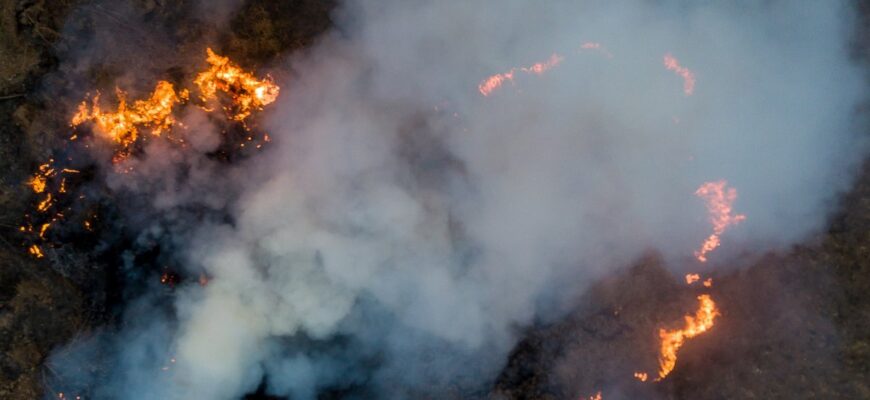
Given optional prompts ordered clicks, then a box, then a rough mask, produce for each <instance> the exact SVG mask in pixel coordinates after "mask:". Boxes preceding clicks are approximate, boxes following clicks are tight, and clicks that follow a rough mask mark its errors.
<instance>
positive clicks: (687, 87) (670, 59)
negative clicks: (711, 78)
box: [664, 53, 695, 96]
mask: <svg viewBox="0 0 870 400" xmlns="http://www.w3.org/2000/svg"><path fill="white" fill-rule="evenodd" d="M664 63H665V68H667V69H668V70H669V71H674V73H676V74H677V75H679V76H681V77H683V93H685V94H686V96H691V95H692V93H694V92H695V74H694V73H693V72H692V71H690V70H689V69H688V68H686V67H683V66H681V65H680V61H679V60H677V59H676V58H674V56H672V55H671V54H670V53H668V54H665V58H664Z"/></svg>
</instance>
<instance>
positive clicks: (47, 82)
mask: <svg viewBox="0 0 870 400" xmlns="http://www.w3.org/2000/svg"><path fill="white" fill-rule="evenodd" d="M118 3H125V4H126V5H125V6H124V7H119V8H124V9H125V10H128V12H129V13H128V14H124V13H118V12H117V11H116V9H117V8H115V7H112V8H111V9H110V8H107V7H104V6H103V5H102V4H109V3H102V2H99V1H87V0H82V1H74V0H55V1H49V0H0V399H34V398H39V397H40V396H42V394H43V390H44V389H45V385H46V382H50V381H51V379H50V378H51V375H52V374H53V373H54V372H53V371H52V370H51V369H50V368H48V367H46V366H45V365H44V362H45V360H46V358H47V356H48V355H49V353H50V352H51V351H52V350H53V349H55V348H57V347H58V346H62V345H63V344H64V343H67V342H68V341H70V340H71V339H73V338H74V337H76V336H77V335H84V334H87V333H88V332H89V331H91V330H93V329H94V328H96V327H98V326H101V325H105V324H110V323H113V322H114V321H117V318H118V309H117V306H118V304H119V302H121V301H122V297H123V295H122V294H121V293H120V291H121V289H119V287H120V286H121V282H120V278H119V277H118V273H117V271H115V270H113V269H112V268H110V267H109V266H108V265H106V264H102V263H101V262H100V260H99V259H92V258H89V257H88V256H86V255H82V256H80V257H78V256H70V255H64V256H63V257H61V255H58V254H48V255H47V257H46V258H44V259H41V260H35V259H33V258H31V257H29V256H28V255H27V253H26V250H25V248H24V246H23V245H22V243H23V242H22V237H21V235H20V234H19V233H18V226H19V224H20V221H21V216H22V215H24V214H25V213H26V212H27V211H26V210H27V209H28V207H30V205H31V202H32V200H33V199H32V198H31V193H30V191H29V189H28V187H27V186H26V181H27V179H28V177H29V175H30V174H31V173H32V171H33V170H34V168H35V167H36V165H38V164H39V163H40V162H41V161H42V160H44V159H45V158H46V157H47V156H48V153H49V150H50V149H51V148H54V147H57V146H58V144H59V143H60V142H61V141H62V140H63V137H64V134H65V129H66V122H65V121H66V120H67V119H68V115H67V114H66V111H68V110H62V109H58V108H57V107H54V106H53V101H54V100H55V99H58V98H61V99H66V101H67V104H71V102H75V101H77V100H78V99H79V98H80V96H81V93H82V92H83V91H84V90H86V89H83V88H81V87H77V86H75V85H74V84H72V83H70V82H73V81H76V80H74V79H67V78H69V77H71V76H74V75H75V74H80V75H81V74H83V75H84V76H86V77H87V79H89V80H90V81H91V82H92V83H93V85H94V86H96V87H101V86H105V85H108V84H109V83H111V82H113V80H114V78H116V77H117V76H118V75H119V73H118V72H117V70H118V68H122V67H121V65H122V64H123V62H126V60H111V59H107V60H105V61H104V62H102V63H95V64H94V66H92V67H91V68H90V69H88V70H87V71H84V73H83V72H82V71H78V70H76V69H74V68H73V67H72V66H70V65H67V64H64V63H63V62H62V61H61V60H63V59H64V58H65V56H66V55H68V54H70V53H71V52H77V51H79V50H80V49H82V48H86V47H87V45H88V44H89V43H92V42H93V41H98V40H101V39H100V37H99V30H100V27H106V26H112V27H114V28H113V29H119V30H129V31H130V32H128V33H129V37H131V38H137V39H134V40H132V42H130V43H128V44H127V45H128V46H130V48H133V49H135V48H140V47H148V48H153V47H158V49H157V50H156V51H158V52H159V51H160V49H159V46H161V45H160V44H158V42H159V41H158V40H154V38H153V36H150V35H148V34H145V33H144V32H143V31H142V29H144V28H140V27H137V26H138V24H134V23H128V21H126V20H125V18H128V17H129V18H134V17H135V18H137V19H141V20H144V21H146V22H147V23H148V25H149V26H150V25H154V26H158V27H161V28H160V29H159V31H160V32H161V34H162V35H165V36H166V38H168V39H169V40H168V41H167V43H173V46H175V47H173V49H172V51H179V52H182V53H185V52H193V51H200V50H201V44H202V43H204V42H205V43H210V44H213V45H215V46H217V47H218V48H220V49H221V50H222V51H223V52H224V53H225V54H227V55H229V56H230V57H231V58H233V59H234V60H237V61H238V62H239V63H240V64H242V65H244V66H246V67H248V68H258V67H261V66H263V65H268V64H269V63H270V62H272V61H274V60H275V59H276V58H277V57H279V56H280V55H282V54H286V53H288V52H290V51H293V50H296V49H300V48H303V47H305V46H307V45H309V44H310V43H312V41H313V40H315V38H316V37H317V35H318V34H320V33H322V32H323V31H325V30H326V29H327V28H328V27H329V24H330V11H331V10H332V8H333V6H334V2H333V1H317V0H295V1H285V2H273V1H270V0H249V1H247V2H246V3H245V4H244V5H243V6H242V7H241V9H240V11H239V12H238V14H236V15H233V16H230V17H228V18H229V19H228V24H227V26H228V28H227V27H226V26H224V27H217V26H213V25H211V24H209V23H207V22H204V21H200V20H198V19H196V18H194V17H192V15H196V12H195V11H194V10H193V5H191V4H190V3H191V2H188V1H177V2H163V1H155V0H125V1H124V2H118ZM856 4H860V5H858V6H856V7H859V8H860V9H861V11H862V15H863V17H864V18H868V17H870V5H867V3H866V2H863V3H857V2H856ZM862 26H863V28H862V29H860V30H859V32H856V36H855V37H856V39H855V43H854V47H855V57H856V59H858V60H859V61H861V62H867V61H868V56H870V28H867V26H868V24H867V23H864V24H863V25H862ZM174 27H177V28H174ZM150 62H151V65H147V66H145V67H144V68H143V69H145V70H148V71H156V72H155V73H159V72H161V71H162V72H166V69H167V68H168V69H170V70H171V69H172V66H171V65H166V64H165V63H162V62H160V61H150ZM170 72H172V71H170ZM186 72H187V71H183V70H182V71H180V72H177V73H181V74H184V73H186ZM76 77H77V78H81V76H76ZM866 114H867V112H866V109H865V110H860V111H859V112H858V114H857V117H856V118H862V119H866ZM860 126H862V129H864V130H865V131H866V130H867V125H866V123H865V124H862V125H860ZM840 210H841V211H840V212H839V213H838V214H837V215H836V216H835V218H834V219H833V220H832V222H831V223H830V226H829V228H828V229H827V231H826V232H825V233H824V234H821V235H819V236H818V237H815V238H812V239H811V240H809V241H807V243H805V244H803V245H801V246H795V247H794V248H793V249H792V250H791V251H790V252H789V253H788V254H771V255H768V256H766V257H763V258H761V259H753V260H750V261H747V266H746V267H744V268H740V269H735V268H732V269H729V271H730V272H722V273H718V274H717V273H715V272H714V273H713V275H712V276H713V278H714V280H715V285H714V286H713V288H712V289H711V291H710V293H711V294H712V295H713V296H714V297H715V298H716V300H717V304H718V305H719V307H720V309H721V312H722V316H721V317H720V318H719V319H718V320H717V325H716V327H715V328H714V329H713V330H712V331H711V332H709V333H707V334H705V335H703V336H700V337H698V338H696V339H694V340H692V341H689V342H688V344H686V346H685V347H684V348H683V349H682V351H681V352H680V358H679V360H678V362H677V366H676V369H675V370H674V371H673V373H672V374H671V375H670V376H669V377H668V378H667V379H666V380H664V381H662V382H658V383H650V382H647V383H639V382H637V381H636V380H634V378H632V376H631V375H632V373H633V372H634V371H640V370H643V371H649V372H653V371H655V369H656V366H657V365H656V351H657V343H656V340H657V336H656V332H657V330H658V328H659V327H661V325H662V323H663V322H667V321H679V320H680V318H681V316H682V315H684V314H686V313H690V312H692V310H693V308H694V306H695V302H694V296H695V295H696V294H697V292H696V289H694V288H691V287H687V286H686V285H685V284H684V282H682V277H679V276H673V275H672V274H671V273H670V272H667V269H666V268H664V266H663V265H661V261H660V260H658V259H657V258H656V257H655V256H654V255H651V256H649V257H648V258H646V259H644V260H641V261H639V262H638V263H637V265H636V266H634V267H633V268H630V269H627V270H626V271H624V272H623V273H621V274H620V275H618V276H613V277H611V278H609V279H607V280H606V281H603V282H600V283H598V284H597V285H595V286H594V287H593V288H592V289H591V290H590V291H589V292H588V293H587V294H586V295H585V298H584V301H582V302H580V304H584V306H583V307H582V308H580V309H577V310H576V311H575V312H574V313H572V315H570V316H569V317H567V318H565V319H564V320H562V321H559V322H556V323H553V324H547V325H542V326H538V327H534V328H530V329H529V330H528V331H527V332H525V339H524V340H523V341H522V342H521V343H520V344H518V345H517V347H516V348H515V349H514V351H513V353H512V355H511V358H510V360H509V361H508V362H507V365H506V367H505V368H504V370H503V371H502V373H501V375H500V376H499V378H498V380H497V383H496V385H495V387H494V388H491V389H492V391H491V395H490V396H489V397H496V398H498V397H506V398H534V399H538V398H540V399H576V398H578V397H581V396H589V395H592V394H594V393H595V392H596V391H597V390H603V391H604V392H603V396H604V398H605V399H614V398H667V399H780V398H788V399H803V398H806V399H815V398H827V399H870V167H867V166H865V167H864V168H863V170H862V171H861V172H860V173H859V174H858V179H857V181H856V183H855V184H854V187H853V188H852V190H851V191H850V192H849V193H847V194H845V195H844V196H843V198H842V204H841V205H840ZM650 294H656V295H655V296H650ZM618 376H624V379H621V378H619V379H615V378H614V377H618ZM49 390H50V388H49ZM333 397H340V396H338V395H336V396H333ZM457 397H462V398H467V397H487V396H481V395H479V394H476V395H469V394H460V395H457Z"/></svg>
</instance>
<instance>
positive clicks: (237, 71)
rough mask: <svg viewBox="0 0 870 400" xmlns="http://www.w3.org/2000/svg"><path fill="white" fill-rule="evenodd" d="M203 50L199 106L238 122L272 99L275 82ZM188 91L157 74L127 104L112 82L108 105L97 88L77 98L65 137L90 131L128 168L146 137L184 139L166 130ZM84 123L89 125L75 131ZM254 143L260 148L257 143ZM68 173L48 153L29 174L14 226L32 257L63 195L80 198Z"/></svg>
mask: <svg viewBox="0 0 870 400" xmlns="http://www.w3.org/2000/svg"><path fill="white" fill-rule="evenodd" d="M206 54H207V58H206V62H207V63H208V65H209V67H208V69H206V70H205V71H203V72H201V73H199V74H198V75H197V76H196V78H195V79H194V81H193V83H194V84H195V85H196V87H197V88H198V89H199V93H200V99H201V100H202V104H200V105H199V107H200V108H201V109H203V110H205V111H206V112H212V111H213V110H214V107H217V106H220V107H222V109H224V110H225V111H226V113H227V114H226V115H227V117H228V118H230V119H231V120H232V121H236V122H239V123H243V122H244V120H245V119H247V118H248V117H249V116H250V115H251V114H252V113H253V112H255V111H259V110H262V109H263V107H265V106H267V105H269V104H271V103H272V102H274V101H275V100H276V99H277V97H278V93H279V91H280V88H279V87H278V85H276V84H275V83H274V82H273V81H272V79H271V78H270V77H266V78H264V79H258V78H256V77H255V76H254V75H253V74H251V73H250V72H247V71H244V70H243V69H241V68H240V67H239V66H238V65H236V64H234V63H233V62H231V61H230V60H229V58H227V57H222V56H220V55H218V54H216V53H215V52H214V51H212V49H211V48H207V49H206ZM189 93H190V92H189V90H188V89H181V90H176V88H175V86H174V85H173V84H172V83H170V82H168V81H163V80H161V81H159V82H157V84H156V86H155V87H154V90H153V92H152V93H151V94H150V95H149V96H148V97H147V98H145V99H142V100H135V101H133V102H132V104H128V101H127V96H128V94H127V92H125V91H124V90H122V89H121V88H116V89H115V94H116V97H117V106H116V107H115V109H114V111H112V110H107V109H104V106H103V102H102V101H101V96H100V94H99V93H97V94H96V95H95V96H94V97H93V99H91V101H90V104H89V102H88V101H82V102H81V103H80V104H79V106H78V110H77V112H76V113H75V114H74V115H73V116H72V118H71V120H70V126H71V127H72V128H73V134H72V135H71V136H70V138H69V141H70V142H71V143H72V142H76V141H81V137H82V136H83V135H84V134H86V133H88V132H93V133H94V134H95V137H96V138H97V139H99V140H102V141H104V142H106V143H107V144H108V145H109V146H110V147H111V148H112V158H111V162H112V164H114V165H115V166H116V168H117V170H118V171H119V172H124V173H129V172H131V170H130V169H129V168H130V167H129V166H127V165H126V163H125V161H126V160H127V159H128V158H129V157H131V156H133V155H134V153H135V152H136V151H137V149H138V148H140V147H141V146H142V144H143V142H144V141H146V140H148V139H149V138H155V139H156V138H159V137H161V136H164V137H166V138H167V139H168V140H169V141H170V142H173V143H177V144H178V145H181V146H184V145H185V144H184V140H183V139H176V138H174V137H173V136H172V134H173V129H174V128H175V127H176V126H181V124H180V123H178V121H177V119H176V116H175V115H176V113H177V112H178V108H179V107H180V106H183V105H184V104H185V103H187V102H188V101H189V97H190V94H189ZM218 93H224V94H226V99H228V101H227V102H222V101H221V99H220V98H219V97H218ZM223 104H225V105H223ZM85 125H87V126H90V127H91V128H92V129H90V130H85V131H84V132H80V130H81V128H82V127H84V126H85ZM243 127H244V129H245V130H246V131H250V130H251V129H250V128H249V127H248V126H246V125H243ZM140 130H146V131H147V133H148V135H146V136H143V135H142V134H141V133H140ZM251 135H252V134H251V133H249V134H248V135H247V136H246V137H245V138H244V139H243V141H242V142H241V143H239V144H238V145H239V146H241V147H244V146H245V144H246V142H251V141H252V137H251ZM268 140H269V136H268V135H267V134H264V136H263V141H268ZM256 146H257V148H260V147H261V146H262V144H257V145H256ZM86 147H87V145H86ZM64 161H66V162H68V163H69V162H72V161H73V160H72V159H71V158H69V159H67V160H64ZM72 174H80V171H79V170H76V169H72V168H65V167H61V166H59V163H57V162H56V161H55V160H54V159H50V160H49V161H48V162H46V163H44V164H41V165H40V166H39V167H38V169H37V171H36V172H35V173H34V174H33V176H32V177H31V178H30V181H29V186H30V188H31V190H32V192H33V194H34V195H35V196H36V204H35V206H34V211H33V212H31V213H28V214H27V215H25V223H24V224H23V225H21V227H20V228H19V231H20V232H22V233H27V234H29V235H30V239H29V240H28V241H29V243H28V244H27V252H28V253H29V254H30V255H31V256H33V257H35V258H43V257H45V251H44V247H45V246H48V247H51V246H53V245H54V243H53V242H52V241H51V240H49V239H48V237H47V234H48V233H49V230H50V229H51V228H52V227H53V226H54V225H56V224H58V223H60V222H61V221H63V220H66V219H68V217H67V215H68V214H70V213H71V212H72V211H73V208H72V205H70V204H68V203H69V202H70V201H69V200H66V198H69V197H71V196H72V197H73V198H74V197H75V196H78V197H79V199H81V198H83V195H81V194H77V193H72V191H73V189H72V188H71V186H70V185H71V184H72V182H71V181H68V178H69V177H70V175H72ZM61 200H64V203H65V204H64V205H59V202H60V201H61ZM92 218H94V217H93V216H90V217H89V218H88V219H85V220H84V221H82V224H83V226H84V228H85V230H87V231H91V230H92V226H91V224H92V222H91V220H90V219H92Z"/></svg>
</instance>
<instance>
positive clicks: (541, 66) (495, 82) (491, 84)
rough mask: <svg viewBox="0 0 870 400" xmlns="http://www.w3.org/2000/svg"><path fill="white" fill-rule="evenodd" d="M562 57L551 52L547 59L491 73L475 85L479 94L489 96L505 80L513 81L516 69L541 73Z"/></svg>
mask: <svg viewBox="0 0 870 400" xmlns="http://www.w3.org/2000/svg"><path fill="white" fill-rule="evenodd" d="M562 60H564V58H562V56H560V55H558V54H556V53H553V55H551V56H550V58H549V59H547V61H543V62H539V63H535V64H532V65H530V66H528V67H520V68H511V69H510V71H508V72H504V73H500V74H495V75H492V76H490V77H488V78H486V79H484V80H483V81H482V82H481V83H480V84H479V85H477V90H478V91H479V92H480V94H482V95H484V96H489V95H490V93H492V92H493V91H494V90H496V89H498V88H499V87H501V86H502V85H503V84H504V83H505V82H508V81H510V82H513V80H514V75H515V74H516V72H517V71H519V72H525V73H527V74H535V75H543V74H544V72H547V71H549V70H551V69H553V68H555V67H556V66H557V65H559V64H560V63H561V62H562Z"/></svg>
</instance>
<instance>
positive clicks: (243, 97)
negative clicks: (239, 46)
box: [193, 48, 280, 121]
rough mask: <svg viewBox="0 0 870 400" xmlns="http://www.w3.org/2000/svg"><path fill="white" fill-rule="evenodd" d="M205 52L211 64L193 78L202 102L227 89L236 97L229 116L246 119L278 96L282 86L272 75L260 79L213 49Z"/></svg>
mask: <svg viewBox="0 0 870 400" xmlns="http://www.w3.org/2000/svg"><path fill="white" fill-rule="evenodd" d="M206 53H207V54H208V57H207V58H206V61H207V62H208V64H209V65H210V66H209V68H208V69H207V70H205V71H203V72H201V73H199V75H197V76H196V79H194V81H193V83H194V84H196V85H197V86H198V87H199V91H200V98H201V99H202V101H204V102H210V101H214V100H216V99H217V92H218V91H221V92H224V93H226V94H227V95H229V96H230V97H231V98H232V100H233V108H232V109H231V110H227V111H229V112H230V118H232V119H233V120H236V121H243V120H244V119H245V118H247V117H248V116H249V115H251V112H253V111H254V110H260V109H262V108H263V106H265V105H267V104H270V103H272V102H274V101H275V99H277V98H278V92H279V91H280V88H279V87H278V85H276V84H275V83H274V82H272V78H270V77H268V76H267V77H266V78H265V79H257V78H256V77H255V76H254V75H252V74H250V73H248V72H245V71H244V70H242V69H241V68H239V67H238V66H237V65H235V64H233V63H232V62H231V61H230V59H229V58H227V57H221V56H219V55H217V54H215V53H214V51H212V50H211V49H210V48H209V49H206Z"/></svg>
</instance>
